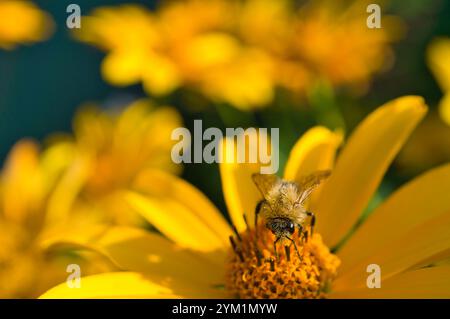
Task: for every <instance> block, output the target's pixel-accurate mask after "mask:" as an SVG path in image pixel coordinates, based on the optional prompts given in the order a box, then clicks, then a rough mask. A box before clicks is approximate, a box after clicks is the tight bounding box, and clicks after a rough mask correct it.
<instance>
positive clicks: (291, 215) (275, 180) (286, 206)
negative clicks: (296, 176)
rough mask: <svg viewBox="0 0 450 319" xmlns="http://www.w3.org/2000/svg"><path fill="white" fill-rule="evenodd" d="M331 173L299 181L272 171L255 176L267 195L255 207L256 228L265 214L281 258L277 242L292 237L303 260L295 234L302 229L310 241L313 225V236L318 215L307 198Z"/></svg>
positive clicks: (262, 190) (307, 177)
mask: <svg viewBox="0 0 450 319" xmlns="http://www.w3.org/2000/svg"><path fill="white" fill-rule="evenodd" d="M329 175H330V171H317V172H314V173H312V174H311V175H307V176H305V177H303V178H302V179H301V180H300V181H299V182H289V181H285V180H283V179H281V178H279V177H277V176H276V175H270V174H253V175H252V178H253V182H254V183H255V185H256V187H257V188H258V189H259V191H260V192H261V194H262V196H263V199H262V200H261V201H260V202H259V203H258V204H257V205H256V208H255V229H256V226H257V225H258V216H259V215H261V216H262V217H263V218H264V219H265V222H266V227H267V228H268V229H269V230H270V231H271V232H272V233H273V234H274V235H275V237H276V239H275V241H274V243H273V249H274V252H275V257H276V258H277V259H278V253H277V243H278V242H279V241H280V240H283V239H287V240H289V241H290V242H291V245H294V248H295V251H296V252H297V255H298V257H299V259H301V257H300V253H299V251H298V248H297V245H296V244H295V241H294V240H293V239H292V237H291V236H292V235H293V234H294V232H295V229H296V228H298V230H299V233H300V234H305V237H306V240H307V234H308V233H307V232H306V227H307V226H310V236H311V235H312V233H313V228H314V225H315V222H316V217H315V215H314V213H312V212H310V211H308V210H307V209H306V208H305V201H306V199H307V198H308V197H309V195H311V193H312V192H313V190H314V189H315V188H316V187H317V186H319V184H320V183H321V182H322V181H323V180H325V179H326V178H327V177H328V176H329ZM307 221H309V225H307Z"/></svg>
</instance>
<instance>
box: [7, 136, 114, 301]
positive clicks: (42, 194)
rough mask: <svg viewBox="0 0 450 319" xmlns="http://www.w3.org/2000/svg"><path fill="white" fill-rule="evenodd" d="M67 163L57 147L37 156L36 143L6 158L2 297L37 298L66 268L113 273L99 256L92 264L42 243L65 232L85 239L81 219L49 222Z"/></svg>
mask: <svg viewBox="0 0 450 319" xmlns="http://www.w3.org/2000/svg"><path fill="white" fill-rule="evenodd" d="M69 160H70V157H68V156H67V153H66V150H65V149H63V148H61V147H60V146H56V147H52V148H49V149H47V150H46V151H45V152H42V153H40V152H39V149H38V146H37V145H36V144H35V143H34V142H32V141H26V140H24V141H21V142H18V143H17V144H16V145H15V146H14V148H13V149H12V151H11V153H10V154H9V157H8V159H7V161H6V164H5V167H4V168H3V170H2V172H1V175H0V246H1V249H0V298H33V297H37V296H39V295H40V294H42V293H43V292H44V291H46V290H47V289H49V288H50V287H52V286H54V285H55V284H56V283H60V282H62V281H63V280H64V279H65V278H67V276H68V275H69V274H68V273H67V272H66V267H67V265H69V264H73V263H76V264H78V265H80V266H81V267H83V273H91V274H92V273H97V272H99V271H105V270H111V269H112V268H109V267H108V266H107V263H106V262H104V261H103V262H102V261H101V260H100V259H99V258H98V257H96V258H95V259H96V262H95V263H93V264H91V263H88V262H87V261H88V260H87V259H86V258H85V257H87V256H86V254H84V253H82V254H75V253H74V252H73V251H72V252H71V253H69V252H68V251H67V250H64V249H59V250H58V249H55V247H54V246H49V245H46V244H45V241H46V240H48V239H49V238H51V237H52V236H59V235H61V234H62V233H64V234H67V233H68V232H69V231H74V232H75V234H77V235H76V236H83V234H84V230H85V229H87V228H86V225H85V223H84V222H82V221H79V220H78V221H76V220H70V221H66V222H67V223H66V224H61V223H58V222H57V221H56V220H53V221H50V220H49V219H48V218H47V212H48V208H49V203H50V202H51V201H52V199H53V198H54V196H55V193H54V192H53V188H54V186H55V184H56V183H57V182H58V180H59V178H60V176H61V174H62V171H63V170H64V168H65V167H67V166H68V164H69ZM58 221H60V220H58ZM80 222H81V223H80ZM75 230H76V231H75Z"/></svg>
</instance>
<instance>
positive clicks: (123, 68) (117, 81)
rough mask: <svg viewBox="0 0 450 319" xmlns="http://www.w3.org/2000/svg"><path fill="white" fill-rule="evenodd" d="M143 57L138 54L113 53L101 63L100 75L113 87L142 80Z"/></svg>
mask: <svg viewBox="0 0 450 319" xmlns="http://www.w3.org/2000/svg"><path fill="white" fill-rule="evenodd" d="M144 63H145V57H144V55H143V54H142V53H140V52H129V51H113V52H111V53H110V54H108V55H107V56H106V58H105V59H104V60H103V62H102V66H101V69H102V75H103V77H104V78H105V80H106V81H107V82H109V83H111V84H113V85H118V86H126V85H131V84H135V83H138V82H139V81H140V80H141V78H142V68H143V65H144Z"/></svg>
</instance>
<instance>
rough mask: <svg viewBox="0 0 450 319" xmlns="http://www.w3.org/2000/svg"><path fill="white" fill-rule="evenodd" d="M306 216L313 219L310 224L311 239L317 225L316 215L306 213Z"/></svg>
mask: <svg viewBox="0 0 450 319" xmlns="http://www.w3.org/2000/svg"><path fill="white" fill-rule="evenodd" d="M306 215H308V216H309V217H311V223H310V226H311V234H310V235H311V236H310V237H312V235H313V232H314V225H315V224H316V215H314V213H313V212H306Z"/></svg>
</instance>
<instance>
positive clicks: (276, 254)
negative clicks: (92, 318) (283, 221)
mask: <svg viewBox="0 0 450 319" xmlns="http://www.w3.org/2000/svg"><path fill="white" fill-rule="evenodd" d="M280 239H281V237H278V238H277V239H275V241H274V242H273V252H274V253H275V258H276V259H277V261H278V260H279V259H278V252H277V243H278V241H279V240H280Z"/></svg>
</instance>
